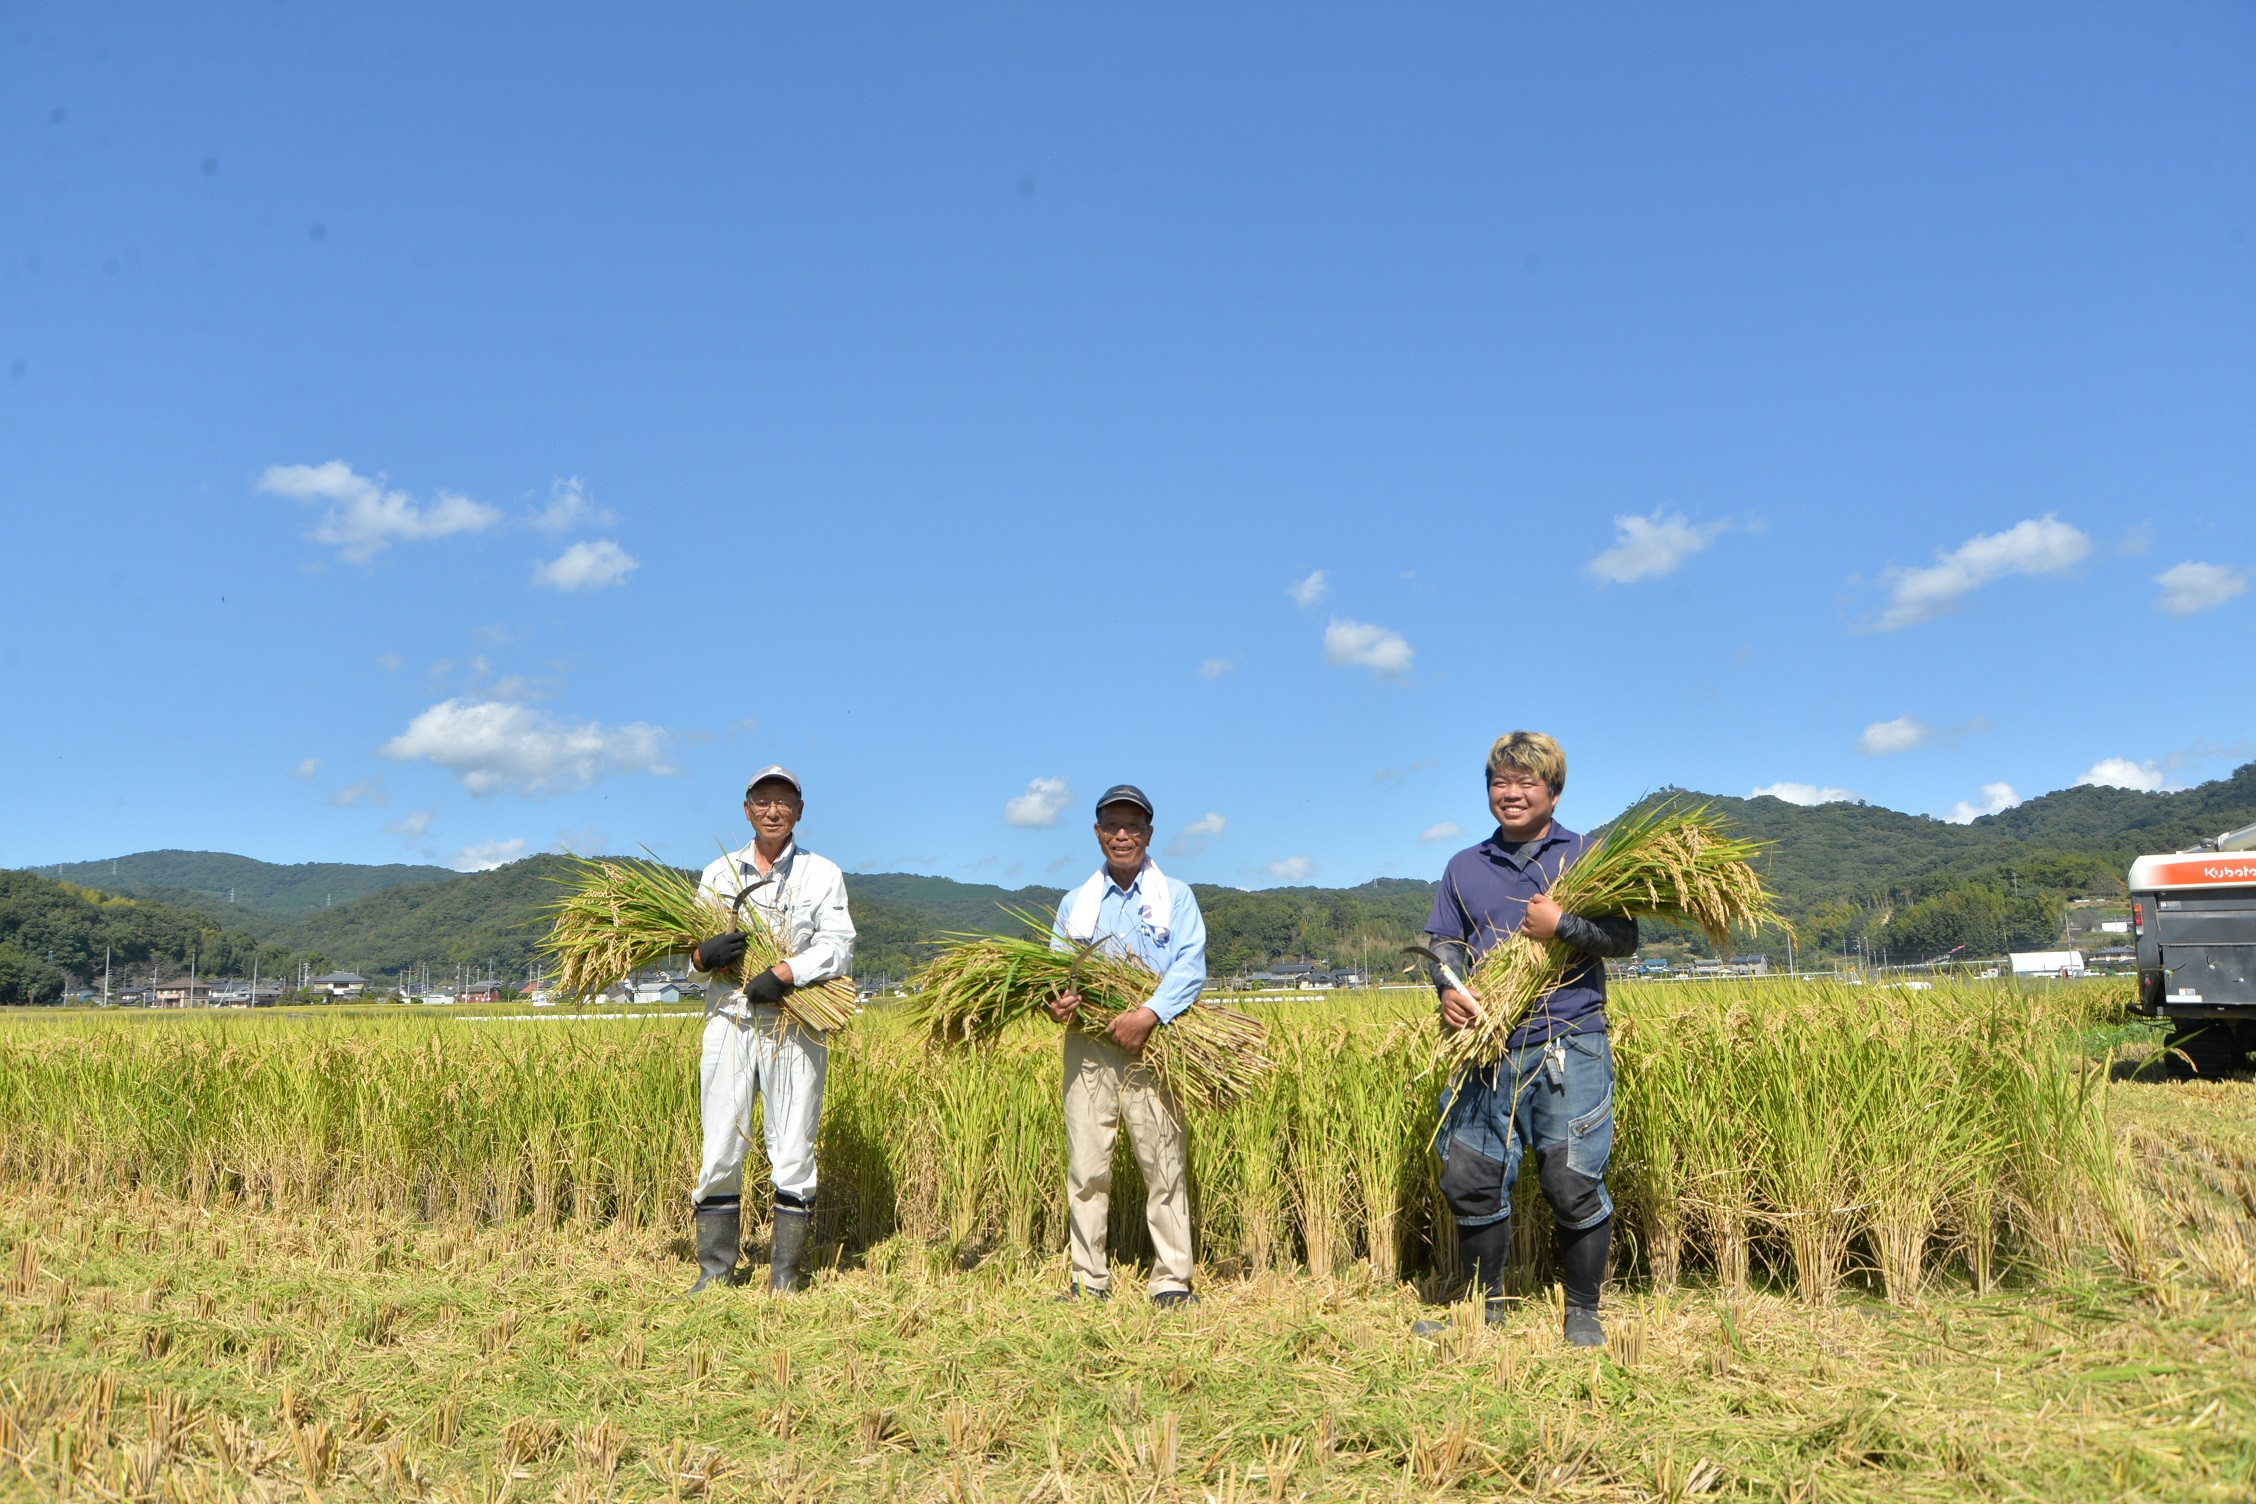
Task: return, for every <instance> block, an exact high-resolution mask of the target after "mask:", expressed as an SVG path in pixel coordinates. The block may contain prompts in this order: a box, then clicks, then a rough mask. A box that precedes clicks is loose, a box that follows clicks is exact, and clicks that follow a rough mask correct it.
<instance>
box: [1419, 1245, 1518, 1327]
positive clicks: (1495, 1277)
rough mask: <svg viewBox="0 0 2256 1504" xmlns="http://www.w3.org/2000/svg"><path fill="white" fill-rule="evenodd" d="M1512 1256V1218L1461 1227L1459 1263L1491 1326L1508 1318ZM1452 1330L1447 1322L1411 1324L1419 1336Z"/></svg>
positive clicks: (1468, 1287) (1467, 1284)
mask: <svg viewBox="0 0 2256 1504" xmlns="http://www.w3.org/2000/svg"><path fill="white" fill-rule="evenodd" d="M1511 1256H1512V1219H1511V1218H1510V1217H1506V1218H1504V1219H1503V1220H1501V1221H1497V1222H1491V1223H1489V1224H1487V1225H1486V1226H1485V1227H1460V1228H1458V1229H1457V1262H1458V1263H1459V1264H1460V1265H1462V1266H1463V1267H1464V1270H1465V1293H1466V1294H1467V1295H1468V1296H1471V1295H1476V1294H1477V1295H1478V1296H1479V1297H1480V1298H1481V1301H1482V1319H1483V1320H1484V1321H1486V1322H1487V1323H1488V1324H1489V1325H1490V1326H1498V1325H1501V1324H1502V1323H1503V1320H1504V1301H1503V1295H1504V1261H1505V1260H1506V1259H1508V1258H1510V1257H1511ZM1448 1329H1449V1323H1448V1322H1446V1321H1419V1322H1413V1323H1412V1324H1411V1327H1410V1331H1411V1333H1412V1334H1413V1335H1415V1336H1419V1337H1431V1336H1434V1335H1436V1334H1437V1333H1440V1332H1444V1331H1447V1330H1448Z"/></svg>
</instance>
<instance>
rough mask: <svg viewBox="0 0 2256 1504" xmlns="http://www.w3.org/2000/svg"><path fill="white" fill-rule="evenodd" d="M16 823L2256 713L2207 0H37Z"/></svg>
mask: <svg viewBox="0 0 2256 1504" xmlns="http://www.w3.org/2000/svg"><path fill="white" fill-rule="evenodd" d="M0 60H4V61H0V173H4V179H0V181H4V182H5V192H0V365H5V366H6V368H7V374H6V375H5V377H0V500H4V503H5V507H6V515H7V517H8V526H7V529H6V532H5V535H4V540H0V548H4V549H5V554H4V555H0V557H4V558H5V561H6V564H7V566H8V567H7V571H6V574H7V578H8V580H9V582H10V585H11V587H12V597H13V598H12V600H11V602H10V608H9V609H8V610H7V612H6V613H5V616H4V618H0V620H4V625H0V634H4V636H0V688H4V691H5V695H6V703H7V704H8V705H9V707H10V710H11V714H10V724H11V734H10V735H9V736H8V737H6V738H5V741H4V744H0V776H4V778H5V787H6V788H7V789H8V791H9V792H8V797H7V800H6V806H5V808H6V819H5V820H4V821H0V862H5V863H9V864H19V865H21V864H32V863H40V862H49V861H58V860H70V859H78V858H89V857H94V856H100V855H109V854H114V853H119V852H125V851H133V850H139V849H144V848H151V847H164V846H180V847H202V848H212V849H220V850H232V851H240V852H244V853H247V854H249V855H253V856H258V857H262V858H266V859H269V860H275V861H306V860H352V861H390V860H433V861H441V862H453V863H455V864H457V865H463V866H473V865H477V864H479V863H481V862H490V861H492V860H495V859H498V858H499V857H502V856H506V855H508V854H511V853H514V852H518V851H538V850H542V849H547V848H551V847H554V846H557V845H566V846H571V847H573V848H575V849H583V850H585V849H598V848H601V849H612V850H632V849H633V848H635V847H636V846H638V845H647V846H649V847H650V848H652V849H654V850H656V851H658V852H660V853H662V854H664V855H667V856H669V857H672V858H675V859H677V860H682V861H690V860H693V859H697V858H700V857H702V856H705V855H709V854H710V853H711V852H712V850H713V840H714V838H715V837H716V836H723V835H725V836H728V837H730V839H731V840H732V842H733V841H735V840H737V839H740V833H741V832H742V830H743V827H742V824H741V818H740V816H739V815H738V814H737V812H736V809H735V803H736V796H737V791H738V790H739V789H740V788H741V787H742V779H743V777H744V775H745V773H746V772H747V771H748V770H749V769H751V768H753V767H756V766H758V765H760V764H762V763H765V762H769V761H772V760H781V761H784V762H787V763H790V764H792V765H793V766H795V767H796V768H798V769H799V770H800V771H801V773H802V774H803V775H804V776H805V778H806V780H807V782H808V785H809V791H810V799H809V809H808V813H807V819H806V824H805V826H804V828H803V834H804V836H805V838H806V840H807V843H808V844H809V845H810V846H811V847H813V848H815V849H818V850H822V851H824V852H826V853H828V854H830V855H833V856H835V857H836V858H837V859H838V860H839V861H841V862H842V863H843V864H844V865H846V866H847V867H848V868H849V869H855V868H861V869H865V870H902V869H905V870H914V871H925V872H934V873H940V874H944V875H948V876H954V877H960V878H967V879H986V880H993V881H999V882H1010V883H1017V882H1029V881H1051V882H1056V881H1060V880H1062V879H1064V878H1066V877H1070V876H1075V875H1078V873H1079V872H1080V871H1082V870H1083V869H1085V868H1087V867H1088V866H1090V865H1091V862H1092V860H1093V853H1092V849H1091V841H1090V837H1089V835H1088V820H1087V805H1088V802H1089V799H1090V797H1091V796H1092V795H1093V794H1094V793H1095V792H1096V791H1097V790H1098V789H1100V788H1102V787H1103V786H1104V785H1106V784H1108V783H1111V782H1113V781H1115V780H1120V779H1129V780H1134V781H1136V782H1139V783H1141V784H1143V785H1144V786H1145V787H1146V788H1147V789H1149V790H1150V791H1151V792H1152V794H1153V795H1154V797H1155V798H1156V800H1157V802H1158V804H1159V815H1160V824H1161V826H1162V829H1163V831H1164V833H1165V839H1164V841H1163V843H1162V849H1163V850H1165V851H1167V852H1169V853H1170V854H1168V855H1165V856H1163V858H1162V860H1163V861H1164V862H1165V863H1166V864H1167V865H1168V866H1169V867H1170V869H1171V870H1173V871H1175V872H1177V873H1179V874H1181V875H1185V876H1189V877H1192V878H1195V879H1199V880H1205V881H1214V882H1224V883H1238V884H1246V885H1257V886H1258V885H1264V884H1269V883H1275V882H1280V881H1288V880H1299V881H1310V882H1317V883H1325V884H1349V883H1355V882H1360V881H1362V880H1364V879H1366V878H1369V877H1372V876H1375V875H1381V874H1391V875H1403V876H1430V875H1432V874H1433V873H1435V872H1437V871H1438V870H1439V867H1440V864H1441V862H1442V861H1443V860H1444V858H1445V857H1446V855H1447V853H1448V851H1449V850H1450V849H1451V848H1452V846H1453V845H1454V844H1462V842H1460V841H1458V840H1457V839H1456V837H1455V835H1454V833H1453V832H1452V830H1451V827H1452V826H1453V825H1454V826H1456V827H1461V828H1462V830H1463V831H1464V832H1465V833H1466V836H1467V838H1468V839H1469V838H1471V837H1473V836H1477V835H1478V834H1479V833H1481V831H1482V830H1484V829H1485V818H1484V810H1483V805H1482V801H1481V797H1480V788H1479V766H1480V759H1481V756H1482V753H1483V751H1484V749H1485V747H1486V745H1487V743H1488V741H1489V739H1490V738H1491V737H1493V736H1494V735H1496V734H1497V733H1499V732H1501V731H1504V730H1506V729H1510V728H1512V727H1519V726H1525V727H1535V728H1540V729H1545V730H1549V731H1551V732H1552V733H1553V734H1555V735H1557V736H1558V737H1559V738H1560V739H1561V741H1562V742H1564V743H1565V745H1566V747H1567V751H1568V755H1569V759H1570V766H1571V780H1570V785H1569V788H1568V792H1567V799H1566V802H1565V805H1564V806H1563V809H1562V815H1563V817H1565V818H1567V819H1568V820H1569V821H1570V823H1587V822H1590V821H1595V820H1597V819H1601V818H1604V817H1605V816H1606V815H1608V814H1611V813H1612V812H1613V811H1614V810H1616V809H1617V808H1619V807H1620V806H1621V805H1622V804H1623V803H1625V802H1626V801H1628V800H1630V799H1632V798H1634V797H1636V796H1637V795H1638V794H1639V793H1641V792H1643V791H1645V790H1648V789H1652V788H1655V787H1659V786H1662V785H1678V786H1684V787H1691V788H1698V789H1705V790H1712V791H1716V792H1722V793H1730V794H1746V793H1749V792H1751V791H1753V790H1756V789H1761V788H1782V789H1784V790H1785V791H1786V792H1789V793H1794V794H1796V795H1797V796H1798V797H1803V798H1812V797H1818V796H1819V794H1820V792H1821V791H1826V790H1845V791H1851V792H1853V794H1854V795H1856V796H1861V797H1864V798H1866V799H1869V800H1871V801H1873V802H1875V803H1880V804H1886V805H1889V806H1892V807H1895V808H1898V809H1905V810H1912V811H1921V812H1927V813H1932V814H1936V815H1948V814H1950V813H1951V812H1953V811H1954V810H1955V811H1957V812H1958V813H1959V814H1961V815H1964V814H1965V813H1967V812H1968V811H1969V810H1973V809H1979V808H1983V807H1990V806H1995V805H1997V804H1999V803H2001V802H2002V801H2004V800H2005V799H2007V798H2010V797H2028V796H2030V795H2033V794H2036V793H2040V792H2043V791H2046V790H2050V789H2057V788H2061V787H2065V786H2068V785H2070V784H2073V783H2075V782H2077V781H2078V780H2080V779H2083V778H2086V777H2091V776H2095V774H2096V776H2099V777H2103V778H2108V779H2112V780H2114V781H2123V782H2131V783H2137V784H2145V785H2160V784H2178V783H2187V782H2195V781H2199V780H2200V779H2203V778H2206V777H2213V776H2217V775H2219V774H2221V773H2223V772H2225V771H2227V770H2229V768H2230V767H2231V766H2233V765H2234V764H2235V763H2236V762H2238V761H2242V760H2245V759H2246V758H2247V757H2249V756H2250V755H2252V754H2251V751H2250V748H2251V746H2252V741H2251V737H2252V735H2256V712H2252V711H2251V709H2250V707H2249V705H2248V697H2247V695H2246V694H2245V693H2244V692H2242V690H2243V689H2244V687H2245V686H2244V681H2245V678H2246V674H2245V671H2244V668H2243V666H2244V665H2245V664H2246V663H2247V662H2248V661H2249V653H2250V648H2251V646H2252V641H2251V625H2250V624H2251V620H2252V615H2251V613H2252V612H2256V597H2252V596H2251V595H2250V594H2248V593H2247V591H2246V582H2247V574H2246V571H2247V570H2248V569H2249V568H2250V566H2251V565H2256V524H2252V522H2251V516H2252V508H2251V506H2250V500H2251V495H2250V487H2251V477H2252V475H2256V464H2252V461H2256V425H2252V423H2251V417H2250V415H2251V413H2256V379H2252V378H2256V275H2252V273H2256V242H2252V239H2251V236H2252V234H2256V85H2252V83H2251V80H2256V12H2251V11H2250V10H2249V9H2248V8H2247V7H2245V6H2226V5H2207V6H2202V5H2180V6H2111V7H2099V6H2094V7H2067V6H2058V5H2032V6H2026V7H2014V6H2009V5H1992V6H1982V7H1963V6H1940V5H1937V6H1924V7H1921V6H1888V7H1880V6H1870V7H1806V6H1805V7H1788V6H1760V7H1756V6H1730V5H1718V6H1703V7H1681V6H1659V5H1652V6H1643V7H1636V6H1618V7H1593V6H1565V5H1560V6H1549V7H1543V6H1522V5H1513V6H1454V7H1443V6H1421V7H1375V6H1374V7H1366V8H1359V9H1358V8H1342V7H1289V8H1288V7H1283V6H1251V5H1245V6H1224V7H1217V6H1196V7H1192V6H1175V7H1169V6H1145V7H1115V8H1112V9H1110V10H1100V9H1098V8H1092V7H1067V8H1059V7H1025V8H1017V9H1005V8H995V7H964V6H958V7H947V8H945V9H942V8H934V7H898V8H886V9H880V8H872V7H858V8H857V7H835V6H834V7H781V6H744V5H732V6H727V7H663V8H650V7H636V8H627V7H620V8H616V9H609V10H598V9H589V8H582V7H571V6H563V7H558V6H541V7H531V6H526V7H519V8H514V9H509V8H501V7H461V6H446V7H439V6H412V5H401V6H390V7H379V8H374V9H371V8H368V7H344V6H334V7H318V6H297V5H261V6H243V7H237V8H224V7H200V8H196V9H195V10H194V11H193V12H190V11H184V10H180V9H173V10H159V11H150V10H147V9H143V8H132V9H128V8H124V7H117V6H99V5H68V6H66V5H37V4H27V5H19V6H14V7H11V8H10V9H9V11H8V13H7V15H6V17H5V19H4V20H0Z"/></svg>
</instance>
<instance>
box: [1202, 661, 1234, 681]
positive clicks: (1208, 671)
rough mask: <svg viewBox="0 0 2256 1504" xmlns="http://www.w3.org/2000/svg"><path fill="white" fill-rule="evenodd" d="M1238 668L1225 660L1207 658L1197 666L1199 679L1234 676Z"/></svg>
mask: <svg viewBox="0 0 2256 1504" xmlns="http://www.w3.org/2000/svg"><path fill="white" fill-rule="evenodd" d="M1237 670H1238V666H1237V665H1236V664H1235V663H1232V662H1231V661H1230V660H1229V659H1227V658H1209V659H1207V660H1206V662H1204V663H1202V664H1200V665H1199V677H1200V678H1201V679H1219V678H1221V677H1222V676H1223V675H1224V674H1234V673H1236V672H1237Z"/></svg>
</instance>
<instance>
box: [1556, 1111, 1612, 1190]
mask: <svg viewBox="0 0 2256 1504" xmlns="http://www.w3.org/2000/svg"><path fill="white" fill-rule="evenodd" d="M1613 1157H1614V1099H1613V1096H1612V1094H1611V1093H1608V1094H1607V1097H1606V1100H1605V1101H1603V1102H1600V1103H1599V1104H1598V1105H1597V1106H1596V1107H1593V1108H1591V1109H1590V1110H1589V1111H1588V1112H1585V1113H1582V1114H1580V1115H1578V1116H1576V1117H1572V1118H1569V1119H1567V1168H1568V1169H1570V1170H1574V1171H1576V1172H1577V1173H1579V1174H1583V1175H1588V1176H1591V1177H1593V1178H1596V1177H1598V1176H1602V1175H1604V1174H1605V1173H1606V1162H1607V1161H1608V1160H1610V1159H1612V1158H1613Z"/></svg>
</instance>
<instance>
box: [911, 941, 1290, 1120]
mask: <svg viewBox="0 0 2256 1504" xmlns="http://www.w3.org/2000/svg"><path fill="white" fill-rule="evenodd" d="M1011 912H1012V917H1013V918H1015V919H1018V920H1019V921H1021V922H1022V923H1024V924H1025V925H1026V926H1027V928H1028V931H1029V933H1027V934H1025V935H963V936H959V937H957V938H956V939H955V940H954V942H953V943H951V944H950V945H948V946H947V947H945V948H944V949H943V950H942V951H941V952H940V954H939V955H938V956H937V957H935V958H934V959H933V961H932V963H931V964H930V965H928V966H927V967H925V969H924V972H923V974H922V975H921V977H920V978H919V980H918V991H917V992H916V993H915V994H914V995H913V997H912V998H911V999H910V1002H909V1012H910V1017H911V1018H912V1019H913V1020H914V1021H915V1022H916V1023H917V1024H919V1025H921V1026H922V1027H923V1029H924V1030H925V1033H926V1034H927V1036H928V1037H929V1038H930V1039H931V1040H932V1042H933V1043H934V1044H936V1045H940V1046H942V1047H948V1046H960V1045H972V1046H987V1045H992V1044H993V1043H994V1041H995V1040H997V1039H999V1038H1001V1037H1002V1035H1003V1033H1004V1031H1005V1030H1007V1029H1009V1028H1010V1026H1011V1025H1012V1024H1014V1023H1017V1022H1019V1021H1020V1020H1022V1019H1029V1018H1036V1017H1047V1016H1048V1004H1049V1001H1050V999H1052V998H1054V997H1056V996H1058V995H1059V994H1060V993H1064V992H1078V993H1080V995H1081V1014H1080V1019H1081V1020H1085V1021H1086V1026H1087V1027H1091V1028H1093V1029H1098V1030H1101V1029H1103V1028H1104V1027H1105V1026H1106V1025H1107V1024H1110V1023H1111V1022H1112V1020H1114V1019H1115V1018H1118V1017H1119V1016H1120V1015H1121V1014H1123V1013H1126V1012H1128V1011H1129V1010H1130V1009H1134V1008H1140V1007H1142V1006H1143V1005H1144V1004H1145V1003H1146V1002H1147V1001H1149V1000H1150V998H1151V995H1152V993H1153V992H1154V991H1155V990H1157V988H1158V987H1159V976H1158V974H1157V973H1155V972H1154V971H1153V970H1152V969H1151V968H1150V967H1148V966H1146V965H1145V964H1144V963H1143V962H1142V961H1140V960H1138V959H1137V958H1136V957H1134V956H1128V955H1122V954H1120V953H1118V952H1117V951H1114V950H1112V949H1110V948H1109V947H1107V946H1105V945H1102V944H1100V943H1098V942H1097V941H1094V940H1092V941H1089V942H1088V943H1086V944H1083V945H1078V946H1074V947H1071V948H1069V949H1066V948H1060V947H1058V946H1056V945H1054V944H1053V943H1052V942H1051V939H1050V934H1049V925H1048V922H1047V921H1046V920H1044V919H1042V918H1041V917H1040V916H1039V915H1035V914H1027V913H1021V912H1018V911H1016V910H1013V911H1011ZM1266 1043H1267V1030H1265V1029H1264V1028H1263V1027H1262V1024H1261V1021H1260V1020H1259V1019H1256V1018H1252V1017H1249V1016H1247V1015H1246V1014H1243V1013H1240V1012H1238V1011H1237V1010H1236V1009H1234V1008H1225V1007H1222V1006H1220V1005H1219V1004H1215V1003H1193V1004H1191V1006H1190V1007H1188V1008H1186V1009H1184V1010H1183V1011H1182V1012H1181V1013H1179V1014H1177V1015H1176V1016H1175V1017H1174V1018H1173V1019H1171V1020H1170V1021H1168V1022H1166V1023H1164V1024H1161V1025H1160V1026H1159V1027H1158V1028H1156V1029H1154V1030H1152V1032H1151V1035H1150V1037H1149V1038H1147V1039H1146V1040H1145V1041H1144V1049H1143V1063H1144V1066H1145V1068H1146V1069H1148V1070H1149V1071H1150V1072H1151V1074H1152V1076H1153V1078H1154V1079H1155V1080H1157V1081H1158V1082H1159V1083H1160V1085H1161V1086H1163V1087H1165V1088H1166V1089H1168V1090H1169V1091H1171V1092H1173V1093H1174V1095H1175V1099H1176V1100H1177V1101H1179V1102H1181V1103H1183V1104H1184V1105H1185V1106H1187V1107H1192V1108H1197V1109H1201V1110H1204V1111H1211V1112H1219V1111H1221V1110H1223V1109H1225V1108H1227V1107H1229V1106H1231V1105H1232V1104H1233V1103H1235V1102H1236V1101H1237V1100H1238V1099H1239V1098H1240V1097H1242V1096H1244V1095H1245V1093H1246V1091H1247V1090H1248V1089H1249V1088H1250V1087H1251V1086H1252V1085H1253V1083H1254V1082H1256V1081H1258V1080H1259V1079H1260V1078H1261V1077H1262V1076H1263V1075H1265V1074H1266V1073H1267V1072H1268V1070H1269V1069H1270V1062H1269V1057H1268V1056H1267V1054H1265V1053H1264V1048H1265V1046H1266Z"/></svg>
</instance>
